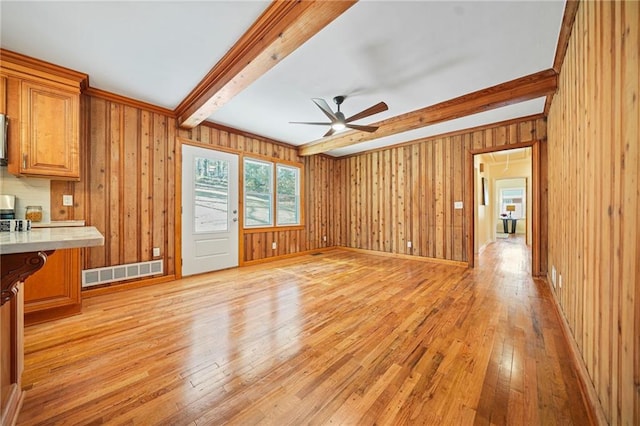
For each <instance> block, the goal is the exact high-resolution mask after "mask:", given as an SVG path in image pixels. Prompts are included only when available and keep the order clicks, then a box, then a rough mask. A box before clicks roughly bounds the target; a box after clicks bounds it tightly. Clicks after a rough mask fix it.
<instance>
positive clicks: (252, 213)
mask: <svg viewBox="0 0 640 426" xmlns="http://www.w3.org/2000/svg"><path fill="white" fill-rule="evenodd" d="M272 182H273V164H272V163H267V162H264V161H257V160H251V159H245V160H244V225H245V226H247V227H251V226H271V225H273V214H272V211H273V199H272V196H271V194H272V189H271V188H272V186H273V184H272Z"/></svg>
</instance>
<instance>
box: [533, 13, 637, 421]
mask: <svg viewBox="0 0 640 426" xmlns="http://www.w3.org/2000/svg"><path fill="white" fill-rule="evenodd" d="M639 9H640V5H639V3H637V2H615V3H612V2H581V3H580V6H579V8H578V12H577V14H576V21H575V24H574V28H573V31H572V35H571V38H570V40H569V45H568V49H567V53H566V57H565V60H564V64H563V67H562V70H561V72H560V77H559V88H558V92H557V94H556V95H555V96H554V99H553V102H552V104H551V108H550V111H549V120H548V129H547V132H548V146H547V148H548V153H546V156H547V157H548V158H549V159H550V162H549V163H548V164H547V166H548V177H549V180H548V203H549V205H548V211H549V215H548V223H547V226H548V233H549V235H550V236H551V238H550V239H549V242H548V264H549V267H551V266H554V267H555V268H556V269H557V271H558V274H559V275H561V276H562V280H563V287H562V288H559V286H558V287H556V289H555V292H556V296H557V299H558V301H559V304H560V307H561V309H562V312H563V314H564V316H565V318H566V320H567V322H568V324H569V327H570V329H571V331H572V333H573V338H574V340H575V343H576V346H577V348H578V350H579V351H580V353H581V356H582V360H583V361H584V365H585V367H586V371H587V373H588V374H589V375H590V378H591V381H592V383H593V386H594V389H595V392H596V393H597V397H598V400H599V402H600V405H601V408H602V412H603V414H604V417H605V418H606V421H607V422H609V423H610V424H612V425H618V424H639V423H640V361H638V360H639V359H640V338H639V337H638V336H639V335H640V319H639V318H640V290H639V287H640V269H639V267H638V264H639V263H640V262H638V258H639V257H640V244H639V241H640V237H639V236H638V234H639V230H638V227H639V224H640V216H639V214H638V209H639V207H640V206H639V205H638V204H639V202H638V198H639V197H640V195H639V191H638V185H639V183H638V166H639V162H640V153H639V142H638V141H639V138H640V135H639V132H638V122H640V113H639V108H638V102H639V101H638V95H639V92H640V81H639V80H640V77H639V76H640V67H639V60H638V55H639V46H640V34H639V28H640V11H639ZM521 129H522V128H521ZM543 156H544V154H543Z"/></svg>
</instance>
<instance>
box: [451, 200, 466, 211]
mask: <svg viewBox="0 0 640 426" xmlns="http://www.w3.org/2000/svg"><path fill="white" fill-rule="evenodd" d="M463 206H464V203H463V202H462V201H454V202H453V208H454V209H456V210H460V209H462V208H463Z"/></svg>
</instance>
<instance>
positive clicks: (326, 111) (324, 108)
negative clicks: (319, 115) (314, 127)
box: [311, 98, 338, 122]
mask: <svg viewBox="0 0 640 426" xmlns="http://www.w3.org/2000/svg"><path fill="white" fill-rule="evenodd" d="M311 100H312V101H313V103H315V104H316V105H318V108H320V109H321V110H322V112H324V114H325V115H326V116H327V117H329V119H330V120H331V122H334V121H337V120H338V117H336V115H335V114H334V113H333V111H331V108H330V107H329V105H328V104H327V101H325V100H324V99H321V98H312V99H311Z"/></svg>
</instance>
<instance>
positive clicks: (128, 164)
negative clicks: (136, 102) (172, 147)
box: [118, 106, 141, 263]
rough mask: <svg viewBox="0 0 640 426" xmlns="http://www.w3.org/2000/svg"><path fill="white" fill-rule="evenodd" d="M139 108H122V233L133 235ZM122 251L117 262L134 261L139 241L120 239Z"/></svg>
mask: <svg viewBox="0 0 640 426" xmlns="http://www.w3.org/2000/svg"><path fill="white" fill-rule="evenodd" d="M139 113H140V110H138V109H135V108H132V107H128V106H126V107H124V108H123V119H124V127H123V129H124V131H123V136H124V140H123V141H122V144H123V147H124V149H123V151H124V156H123V158H122V160H121V161H122V163H123V174H122V183H123V190H122V193H121V194H118V195H121V196H122V204H123V205H122V209H123V211H124V215H123V217H122V222H123V229H124V232H123V233H122V235H123V236H124V235H135V234H138V233H139V232H140V221H139V213H138V207H139V206H138V200H139V199H140V194H139V188H140V177H141V176H140V170H139V169H138V162H139V161H140V154H139V152H138V147H139V146H140V140H139V139H138V135H139V130H140V122H139ZM122 246H123V249H124V250H123V253H122V260H121V261H120V262H119V263H134V262H137V261H138V259H140V256H139V250H138V249H139V241H136V242H133V241H131V242H129V241H125V239H124V238H123V239H122Z"/></svg>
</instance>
